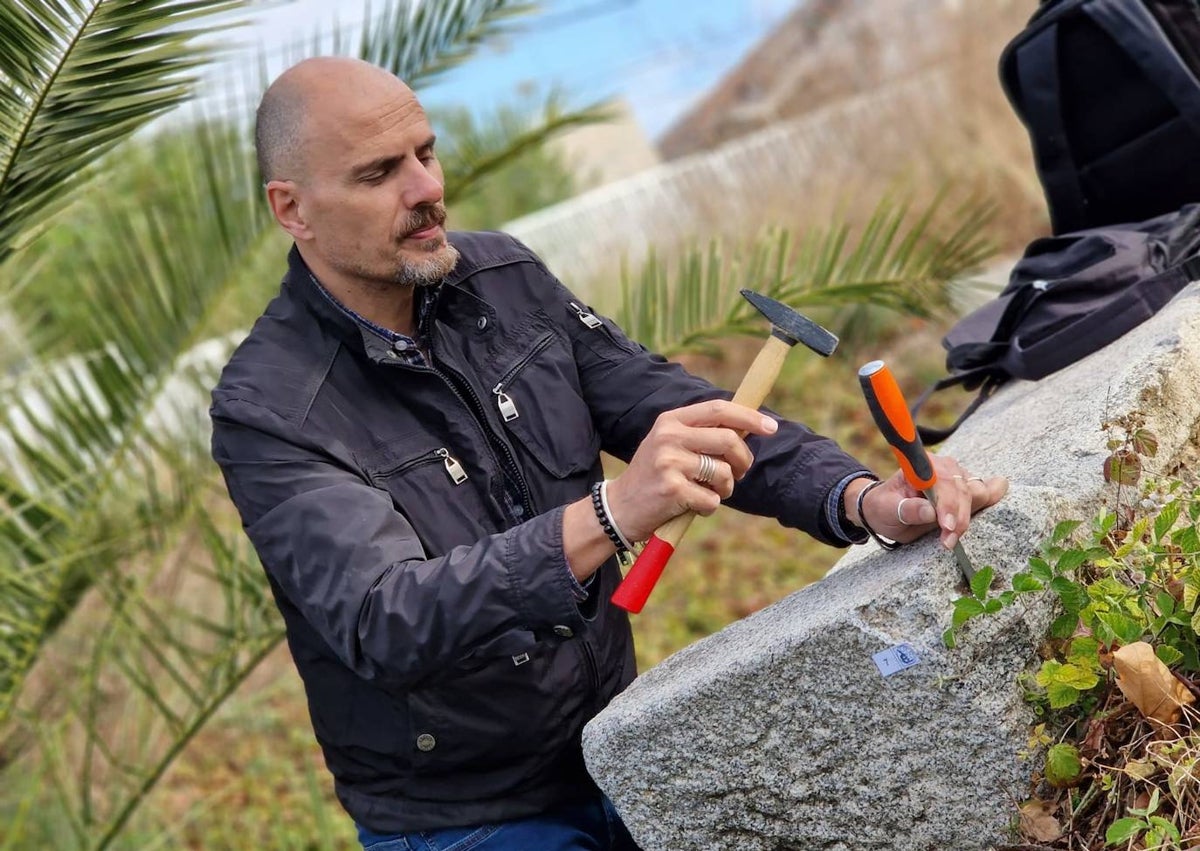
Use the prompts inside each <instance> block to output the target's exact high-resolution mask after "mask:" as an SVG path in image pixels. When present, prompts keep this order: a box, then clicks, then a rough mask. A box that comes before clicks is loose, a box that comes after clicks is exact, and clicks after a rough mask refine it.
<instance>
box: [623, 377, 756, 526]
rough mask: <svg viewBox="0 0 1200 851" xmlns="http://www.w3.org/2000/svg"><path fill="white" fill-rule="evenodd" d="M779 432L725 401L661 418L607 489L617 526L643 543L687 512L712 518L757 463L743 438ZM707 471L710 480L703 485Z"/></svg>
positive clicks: (667, 413) (718, 400)
mask: <svg viewBox="0 0 1200 851" xmlns="http://www.w3.org/2000/svg"><path fill="white" fill-rule="evenodd" d="M778 428H779V424H778V423H777V422H776V421H775V420H773V419H771V418H770V417H768V416H765V415H763V414H761V413H759V412H758V411H752V410H750V409H749V408H746V407H743V406H742V405H735V404H733V403H732V402H727V401H725V400H722V399H714V400H712V401H708V402H700V403H698V404H695V405H688V406H687V407H685V408H677V409H676V410H673V411H667V412H666V413H664V414H661V415H660V416H659V417H658V419H657V420H655V422H654V427H653V428H651V429H650V433H649V434H647V435H646V438H645V440H643V441H642V443H641V445H640V446H639V447H638V449H637V452H636V453H634V456H633V458H632V459H631V460H630V462H629V466H628V467H627V468H626V470H625V471H624V472H623V473H621V475H619V476H618V477H617V478H615V479H613V480H612V481H611V482H609V484H608V503H609V509H610V511H611V512H612V519H613V521H614V522H615V523H616V524H617V526H618V527H620V529H621V531H622V532H623V533H624V534H625V537H626V538H627V539H629V540H630V541H644V540H647V539H648V538H649V537H650V536H651V534H653V533H654V530H655V529H657V528H658V527H659V526H661V525H662V524H663V523H666V522H667V521H668V520H671V519H672V518H674V517H677V516H679V515H680V514H683V513H684V512H687V511H693V512H695V513H696V514H702V515H708V514H712V513H713V512H714V511H716V510H717V507H718V506H719V505H720V504H721V500H722V499H727V498H728V497H729V496H730V495H731V494H732V493H733V485H734V483H735V482H736V481H738V480H739V479H741V478H742V477H743V476H745V475H746V471H747V470H749V469H750V464H751V462H753V460H754V456H753V455H751V453H750V448H749V447H748V446H747V445H746V441H745V440H743V439H742V437H741V434H743V433H744V434H759V435H769V434H774V433H775V432H776V431H777V430H778ZM702 455H707V456H709V457H710V458H712V460H713V463H712V464H711V465H710V464H709V463H708V462H706V461H703V460H702V458H701V456H702ZM705 467H711V478H710V479H709V480H708V481H707V482H699V481H697V478H698V477H701V474H702V472H704V468H705Z"/></svg>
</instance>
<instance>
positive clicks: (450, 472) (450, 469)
mask: <svg viewBox="0 0 1200 851" xmlns="http://www.w3.org/2000/svg"><path fill="white" fill-rule="evenodd" d="M438 460H441V462H442V464H443V465H444V466H445V468H446V475H447V476H449V477H450V481H452V482H454V484H456V485H461V484H462V483H463V482H465V481H466V480H467V478H468V476H467V470H466V468H465V467H464V466H463V465H462V463H461V462H460V461H459V460H458V459H457V458H455V457H454V456H453V455H451V454H450V450H449V449H447V448H446V447H444V446H443V447H441V448H439V449H434V450H432V451H431V452H426V453H425V454H424V455H418V456H417V457H416V458H410V459H408V460H407V461H405V462H404V463H403V464H398V465H397V466H395V467H393V468H392V469H390V470H386V471H384V472H383V473H381V474H380V475H383V476H394V475H396V474H397V473H404V472H407V471H409V470H411V469H413V468H415V467H423V466H425V465H426V464H432V463H433V462H434V461H438Z"/></svg>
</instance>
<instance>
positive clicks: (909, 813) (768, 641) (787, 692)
mask: <svg viewBox="0 0 1200 851" xmlns="http://www.w3.org/2000/svg"><path fill="white" fill-rule="evenodd" d="M1197 365H1200V293H1198V291H1197V290H1196V289H1195V287H1193V288H1189V289H1188V290H1187V291H1185V292H1184V293H1183V294H1182V295H1181V296H1180V297H1178V298H1177V299H1176V300H1175V301H1174V302H1172V304H1171V305H1169V306H1168V307H1167V308H1166V309H1165V310H1164V311H1162V312H1161V313H1160V314H1159V315H1158V316H1156V317H1155V318H1153V319H1152V320H1150V321H1149V322H1147V323H1146V324H1144V325H1142V326H1140V327H1139V328H1137V329H1135V330H1134V331H1132V332H1131V333H1130V334H1128V335H1126V336H1125V337H1124V338H1122V339H1121V340H1118V341H1117V342H1116V343H1114V344H1113V345H1111V346H1109V347H1108V348H1107V349H1105V350H1103V351H1102V352H1098V353H1096V354H1094V355H1092V356H1091V357H1089V358H1087V359H1085V360H1084V361H1081V362H1079V363H1078V364H1075V365H1074V366H1072V367H1069V368H1067V369H1065V370H1063V371H1061V372H1059V373H1057V374H1055V375H1052V376H1050V377H1048V378H1046V379H1043V380H1042V381H1040V382H1036V383H1030V382H1016V383H1013V384H1012V385H1010V386H1008V387H1006V388H1005V389H1003V390H1002V391H1001V392H1000V393H998V394H997V395H996V396H995V397H994V398H993V399H991V400H989V401H988V402H987V403H986V404H985V405H984V406H983V408H981V410H980V411H979V412H978V413H977V414H976V415H975V416H974V417H972V418H971V419H970V420H968V421H967V423H966V424H965V425H964V426H963V428H961V429H960V430H959V432H958V434H956V435H955V436H954V437H953V438H952V439H951V441H948V442H947V443H946V444H945V446H944V448H943V449H942V450H941V451H943V452H946V453H949V454H952V455H955V456H956V457H958V458H959V459H961V460H962V461H963V462H964V464H965V466H966V467H967V469H969V470H972V471H973V472H978V473H982V474H1002V475H1005V476H1008V477H1009V479H1010V480H1011V482H1012V488H1011V490H1010V493H1009V495H1008V496H1007V497H1006V498H1005V499H1004V501H1003V502H1001V503H1000V504H999V505H997V506H995V507H994V508H992V509H990V510H989V511H987V512H984V513H983V514H981V515H979V516H978V517H977V518H976V520H975V522H974V523H973V525H972V528H971V531H970V534H969V535H968V536H967V537H966V539H965V540H964V545H965V546H966V548H967V550H968V552H969V553H970V554H971V556H972V558H973V560H974V561H975V562H976V564H977V565H982V564H991V565H993V566H995V567H996V569H997V571H998V573H1000V574H1001V575H1002V576H1007V575H1010V574H1011V573H1012V572H1013V571H1015V570H1019V569H1021V568H1022V567H1024V566H1025V562H1026V559H1027V558H1028V556H1029V555H1030V554H1031V553H1032V552H1033V551H1034V550H1035V549H1036V547H1037V543H1038V541H1040V540H1041V539H1042V538H1043V537H1044V536H1045V534H1046V533H1047V532H1048V531H1049V530H1050V529H1051V528H1052V527H1053V526H1054V524H1055V523H1056V522H1058V521H1059V520H1062V519H1065V518H1068V517H1087V516H1089V515H1090V514H1092V513H1093V512H1094V511H1095V509H1096V508H1097V507H1098V506H1099V504H1100V502H1101V500H1103V499H1106V498H1107V499H1110V498H1111V495H1112V494H1111V490H1110V488H1109V486H1105V485H1104V483H1103V480H1102V477H1101V465H1102V462H1103V459H1104V457H1105V455H1106V454H1107V450H1106V448H1105V441H1106V435H1105V432H1104V428H1103V426H1102V423H1103V422H1104V421H1105V420H1106V419H1110V418H1112V417H1114V416H1117V415H1120V414H1124V413H1126V412H1129V411H1132V410H1138V411H1141V412H1143V413H1144V414H1145V415H1146V419H1147V426H1148V427H1149V428H1150V429H1152V430H1153V431H1154V432H1155V433H1156V434H1157V435H1158V438H1159V443H1160V451H1159V455H1158V458H1157V459H1156V465H1157V467H1158V468H1159V469H1169V468H1170V467H1171V465H1173V464H1175V463H1179V462H1180V461H1185V460H1186V459H1188V458H1189V457H1190V456H1191V454H1192V453H1193V452H1194V450H1195V443H1196V431H1197V423H1198V421H1200V370H1198V369H1197ZM684 545H685V546H686V543H685V544H684ZM961 593H962V587H961V585H960V581H959V576H958V573H957V569H956V568H955V566H954V561H953V557H952V556H951V555H950V554H948V553H945V552H944V551H942V550H941V549H940V548H939V547H938V546H937V545H936V543H935V542H933V541H932V540H931V539H930V540H925V541H922V542H919V543H918V544H915V545H913V546H910V547H905V548H903V549H901V550H897V551H896V552H894V553H888V552H883V551H880V550H878V549H877V548H875V547H874V546H869V547H856V548H854V549H853V550H852V552H851V553H850V554H848V555H847V556H846V557H845V558H843V559H842V561H841V562H839V564H838V566H837V569H835V570H834V571H832V572H831V573H830V574H829V575H828V576H827V577H826V578H825V579H823V580H822V581H820V582H818V583H816V584H814V585H811V586H809V587H807V588H804V589H802V590H800V591H798V592H797V593H795V594H792V595H791V596H789V597H787V598H786V599H784V600H782V601H780V602H779V603H777V604H775V605H773V606H770V607H768V608H766V609H764V610H762V611H761V612H758V613H757V614H755V615H753V616H751V617H749V618H747V619H745V620H743V621H739V622H738V623H735V624H733V625H731V626H730V627H728V628H727V629H725V630H723V631H721V632H719V633H717V634H716V635H713V636H710V637H709V638H706V639H704V640H703V641H700V642H697V643H696V644H694V645H692V646H690V647H688V648H686V649H684V650H683V651H681V652H679V653H677V654H675V655H674V656H672V657H670V658H669V659H667V660H666V661H664V662H663V663H662V664H660V665H658V666H657V667H655V668H653V669H652V670H650V671H648V672H646V673H645V674H644V675H643V676H642V677H640V678H639V679H638V680H637V681H636V682H635V683H634V684H633V685H632V686H631V687H630V689H629V690H628V691H627V692H626V693H625V694H623V695H621V696H620V697H619V698H618V699H617V700H616V701H614V703H613V704H612V705H611V706H610V707H609V708H608V709H606V710H605V711H604V712H602V713H601V714H600V715H599V716H598V717H597V718H596V719H595V720H594V721H593V722H592V723H591V724H590V725H588V727H587V729H586V731H585V733H584V754H585V757H586V759H587V763H588V766H589V768H590V770H591V772H592V774H593V776H594V777H595V778H596V779H597V781H598V782H599V783H600V785H601V787H602V788H603V789H604V790H605V791H606V792H607V793H608V795H609V797H610V798H611V799H612V800H613V801H614V802H615V804H616V806H617V808H618V809H619V810H620V811H621V813H622V814H623V816H624V817H625V819H626V820H627V823H628V824H629V827H630V829H631V832H632V833H633V835H634V837H635V838H636V839H637V840H638V842H639V844H640V845H641V846H642V847H643V848H645V849H647V851H660V849H670V851H684V849H737V851H760V849H761V851H786V850H787V849H796V851H801V850H802V851H809V849H831V851H832V850H833V849H837V851H843V849H845V851H849V849H867V848H887V849H897V851H903V849H919V850H920V851H932V850H933V849H938V851H943V849H956V851H959V849H982V848H987V847H989V846H991V845H993V844H996V843H1001V842H1004V841H1006V840H1008V839H1009V838H1010V833H1009V831H1010V824H1011V821H1012V819H1013V813H1014V807H1013V805H1014V802H1015V801H1017V800H1020V799H1021V798H1022V797H1024V795H1025V793H1026V790H1027V785H1028V780H1029V775H1030V772H1031V770H1032V764H1031V763H1029V762H1026V761H1022V760H1021V759H1020V758H1019V756H1018V752H1019V751H1020V750H1022V749H1023V748H1024V747H1025V746H1026V743H1027V739H1028V729H1027V728H1028V724H1029V721H1030V715H1029V712H1028V710H1027V709H1026V707H1025V705H1024V704H1023V702H1022V699H1021V695H1020V693H1019V689H1018V687H1017V685H1016V682H1015V680H1016V675H1017V674H1018V673H1019V672H1020V671H1022V670H1023V669H1029V668H1032V667H1034V666H1035V664H1036V653H1035V650H1034V648H1035V646H1036V644H1037V643H1038V641H1039V640H1040V638H1041V636H1043V635H1044V634H1045V630H1046V627H1047V626H1048V623H1049V620H1050V617H1051V611H1050V609H1049V605H1048V603H1045V602H1043V603H1039V604H1034V605H1032V606H1030V607H1029V608H1023V607H1013V608H1012V609H1009V610H1006V611H1005V612H1004V613H1002V614H1001V615H999V616H995V617H990V618H983V619H980V620H977V621H972V623H971V624H970V625H969V626H968V628H967V630H966V631H965V632H964V634H963V635H962V637H961V639H960V644H959V647H958V648H957V649H955V650H946V649H945V648H944V647H943V645H942V643H941V635H942V632H943V631H944V630H945V629H946V628H947V627H948V626H949V622H950V615H951V604H952V601H953V600H954V599H955V598H956V597H957V596H959V595H960V594H961ZM653 606H654V602H653V600H651V601H650V603H649V606H648V609H647V613H646V614H643V615H642V617H653V616H654V614H653ZM902 642H904V643H908V644H910V645H911V646H912V647H913V648H914V649H915V650H916V652H917V653H918V654H919V656H920V659H921V661H920V663H919V664H917V665H915V666H914V667H911V668H908V669H907V670H903V671H900V672H898V673H895V674H893V675H891V676H889V677H887V678H884V677H883V676H881V675H880V673H879V671H878V670H877V669H876V667H875V665H874V663H873V662H872V658H871V657H872V655H873V654H875V653H877V652H879V651H881V650H884V649H886V648H889V647H892V646H893V645H896V644H899V643H902Z"/></svg>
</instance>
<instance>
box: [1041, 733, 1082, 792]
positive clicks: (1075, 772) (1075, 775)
mask: <svg viewBox="0 0 1200 851" xmlns="http://www.w3.org/2000/svg"><path fill="white" fill-rule="evenodd" d="M1082 771H1083V764H1082V763H1081V762H1080V760H1079V751H1078V750H1076V748H1075V746H1074V745H1069V744H1066V743H1065V742H1059V743H1058V744H1057V745H1052V746H1051V747H1050V750H1048V751H1046V782H1047V783H1049V784H1050V785H1051V786H1058V787H1060V788H1061V787H1063V786H1071V785H1073V784H1074V783H1075V782H1076V781H1078V780H1079V775H1080V774H1081V773H1082Z"/></svg>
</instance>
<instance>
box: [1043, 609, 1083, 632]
mask: <svg viewBox="0 0 1200 851" xmlns="http://www.w3.org/2000/svg"><path fill="white" fill-rule="evenodd" d="M1077 626H1079V613H1078V612H1067V613H1065V614H1062V615H1059V616H1058V617H1057V618H1055V619H1054V623H1052V624H1050V637H1051V638H1059V639H1062V638H1070V637H1071V635H1072V634H1073V633H1074V632H1075V627H1077Z"/></svg>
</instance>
